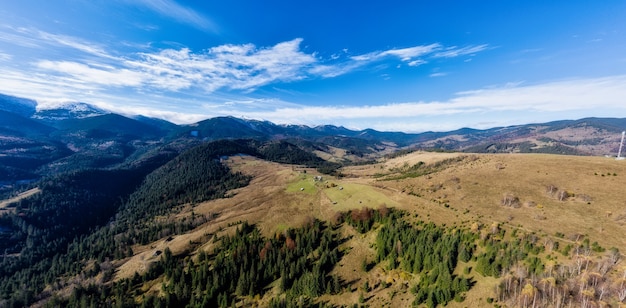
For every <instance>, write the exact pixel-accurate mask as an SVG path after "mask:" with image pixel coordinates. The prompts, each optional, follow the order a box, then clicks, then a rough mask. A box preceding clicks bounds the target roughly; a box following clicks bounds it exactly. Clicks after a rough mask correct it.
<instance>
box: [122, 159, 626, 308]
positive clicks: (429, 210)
mask: <svg viewBox="0 0 626 308" xmlns="http://www.w3.org/2000/svg"><path fill="white" fill-rule="evenodd" d="M459 155H461V156H463V155H465V154H454V153H419V152H418V153H413V154H409V155H407V156H403V157H399V158H395V159H393V160H389V161H384V162H381V163H379V164H376V165H369V166H356V167H350V168H347V169H346V170H344V173H345V174H347V175H348V177H346V178H342V179H336V178H332V177H328V176H324V179H323V181H321V182H314V181H313V176H314V175H317V174H316V173H315V171H314V170H311V169H308V170H307V173H306V174H305V173H301V171H299V170H295V169H294V168H292V167H291V166H287V165H281V164H276V163H269V162H265V161H261V160H258V159H255V158H252V157H233V158H230V159H229V165H230V166H231V167H232V168H233V170H234V171H242V172H244V173H247V174H250V175H252V176H253V180H252V182H251V184H250V185H249V186H247V187H243V188H240V189H238V190H236V191H234V192H233V193H234V196H233V197H232V198H227V199H220V200H214V201H210V202H205V203H202V204H199V205H197V206H196V207H195V208H193V211H194V212H195V213H198V214H205V213H209V212H213V213H218V214H219V217H218V218H217V219H216V220H215V221H213V222H211V223H209V224H206V225H203V226H201V227H199V228H197V229H196V230H193V231H191V232H189V233H188V234H185V235H181V236H176V237H175V238H174V239H173V240H171V241H168V242H166V241H165V240H161V241H158V242H155V243H152V244H150V245H146V246H143V247H133V250H134V251H135V256H133V257H132V258H130V259H129V260H127V262H125V263H124V264H122V265H121V267H120V268H119V269H120V270H119V272H118V277H129V276H130V275H132V274H133V273H134V272H135V271H141V270H142V269H144V268H145V267H146V266H147V264H148V263H149V262H150V261H151V260H154V259H156V258H155V257H153V254H154V251H156V250H163V249H164V248H165V247H169V248H170V249H171V250H172V251H173V252H174V254H177V253H182V252H184V251H188V250H189V249H190V248H192V250H194V249H197V248H198V247H200V248H202V249H207V250H211V249H212V243H211V241H210V240H209V239H210V237H211V235H212V234H214V233H220V232H231V231H232V230H233V228H234V227H229V226H230V225H231V224H232V223H234V222H237V221H242V220H248V221H250V222H251V223H258V224H259V226H260V228H261V230H262V231H263V233H265V234H266V235H270V236H271V235H273V234H274V233H276V232H281V230H283V229H285V228H287V227H292V226H299V225H301V224H302V223H303V222H305V221H307V219H309V218H310V217H316V218H320V219H324V220H332V219H333V218H334V215H335V213H336V212H337V211H345V210H348V209H353V208H359V207H363V206H369V207H374V208H377V207H378V206H380V205H381V204H386V205H387V206H392V207H398V208H402V209H404V210H407V211H409V213H411V214H412V215H411V216H412V217H418V218H416V219H422V220H430V221H434V222H436V223H441V224H448V225H454V224H457V225H458V224H465V225H468V226H469V225H471V224H473V223H475V222H479V223H480V224H481V225H482V226H484V228H485V229H486V228H488V227H489V226H491V225H492V224H493V223H494V222H495V223H502V224H504V225H505V226H508V227H509V228H521V229H525V230H530V231H536V232H538V233H540V234H546V235H548V236H553V235H554V234H555V233H556V232H561V233H563V234H565V239H563V240H561V241H567V239H568V238H570V237H574V236H575V235H576V234H583V235H585V234H586V235H588V237H589V238H590V240H591V241H592V242H593V241H598V242H599V243H600V245H601V246H603V247H606V248H609V247H612V246H614V247H617V248H619V249H620V251H622V252H624V251H626V243H625V241H624V239H623V237H622V236H621V235H622V234H624V228H625V227H624V226H623V222H624V221H623V220H621V218H622V215H624V216H626V210H624V201H623V198H621V196H623V194H622V193H621V184H622V183H623V182H624V180H623V178H624V177H626V163H625V162H624V161H615V160H613V159H608V158H603V157H572V156H554V155H475V156H471V157H470V158H468V159H465V160H463V161H461V162H457V163H452V164H450V165H446V166H445V168H443V170H441V171H438V172H436V173H432V174H429V175H427V176H422V177H418V178H406V179H402V180H392V181H380V180H377V179H376V178H375V177H374V175H375V174H380V173H388V174H391V173H393V172H392V171H390V170H398V167H399V166H403V165H404V163H405V162H407V163H408V164H409V165H412V164H415V163H417V162H419V161H424V162H426V164H433V163H436V162H437V161H441V160H444V159H448V158H451V157H458V156H459ZM602 174H604V176H602ZM608 174H610V176H609V175H608ZM613 174H616V175H613ZM332 184H334V185H336V186H333V185H332ZM547 185H554V186H556V187H558V188H561V189H565V190H567V191H568V192H571V193H574V194H575V195H576V196H577V197H573V198H570V199H569V200H567V201H558V200H557V199H555V198H553V197H551V196H549V195H548V194H547V193H546V191H545V189H546V186H547ZM339 187H343V189H339ZM300 188H304V190H300ZM409 193H412V194H409ZM506 193H509V194H513V195H515V196H516V197H518V198H519V199H520V203H525V202H528V201H533V202H534V203H535V204H537V205H538V206H534V207H528V206H524V205H522V206H521V207H519V208H508V207H504V206H502V205H500V201H501V199H502V197H503V195H504V194H506ZM583 194H584V195H588V196H589V197H590V198H591V201H582V200H581V198H580V196H581V195H583ZM585 200H588V199H585ZM334 202H336V203H334ZM587 202H590V204H587ZM446 204H447V206H446ZM190 214H191V207H189V208H188V210H187V211H183V212H182V213H180V214H179V215H178V216H179V217H178V218H179V219H180V218H182V217H185V216H189V215H190ZM544 217H545V219H544ZM344 232H353V231H351V230H345V231H344ZM349 235H353V237H352V238H351V239H350V240H349V241H348V242H346V243H344V244H343V248H344V249H345V252H346V255H345V256H344V258H343V259H342V261H341V262H340V265H339V267H337V268H336V269H335V272H336V273H338V274H339V275H340V276H341V277H342V278H343V279H344V280H345V281H346V282H348V283H349V286H348V287H346V289H345V293H344V294H342V295H335V296H331V295H326V296H325V297H324V298H323V300H328V301H330V302H331V303H335V304H351V303H355V302H357V299H358V297H359V294H360V292H361V289H360V288H361V287H362V285H363V283H364V282H365V281H368V282H369V284H370V285H373V284H376V283H377V282H380V281H387V280H392V281H396V282H400V281H410V280H411V279H412V277H409V276H406V275H404V276H403V275H402V274H401V273H399V272H386V271H385V270H384V269H383V268H380V267H376V268H374V269H372V270H371V271H369V272H367V273H365V272H363V271H362V269H361V261H360V260H362V259H363V258H371V257H372V255H373V249H372V247H371V246H370V244H369V243H371V242H372V239H371V238H368V237H366V236H363V235H360V234H349ZM370 237H371V235H370ZM190 243H193V246H190ZM469 265H472V264H469ZM474 276H475V277H476V279H477V284H476V286H475V287H474V288H473V289H472V290H471V291H470V292H469V293H468V296H467V299H466V300H465V301H464V302H463V303H455V302H452V303H450V304H451V305H453V306H454V305H458V306H459V307H461V306H468V305H469V306H476V305H485V304H486V302H485V299H486V298H487V297H489V296H492V290H493V286H494V285H495V283H496V279H494V278H483V277H481V276H480V275H474ZM406 292H407V290H406V289H405V288H404V287H403V284H402V283H394V284H393V285H392V287H390V288H387V289H383V288H374V289H373V290H372V291H371V292H369V293H367V294H365V297H366V298H367V299H368V300H367V303H368V304H370V305H374V306H402V305H405V304H408V303H410V301H411V300H410V298H412V296H411V295H410V294H407V293H406ZM392 294H395V296H393V297H392Z"/></svg>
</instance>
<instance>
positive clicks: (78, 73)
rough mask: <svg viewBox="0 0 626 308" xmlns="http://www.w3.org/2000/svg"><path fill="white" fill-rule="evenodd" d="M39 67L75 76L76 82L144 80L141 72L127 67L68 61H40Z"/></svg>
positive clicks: (125, 83)
mask: <svg viewBox="0 0 626 308" xmlns="http://www.w3.org/2000/svg"><path fill="white" fill-rule="evenodd" d="M36 65H37V67H38V68H40V69H44V70H49V71H55V72H58V73H59V74H61V75H67V76H70V77H71V78H73V79H72V80H73V81H74V82H75V83H80V84H95V85H105V86H138V85H140V84H141V82H142V76H141V74H140V73H137V72H133V71H130V70H127V69H116V68H113V67H109V68H108V69H102V68H95V67H92V66H88V65H85V64H82V63H76V62H68V61H47V60H46V61H40V62H38V63H37V64H36Z"/></svg>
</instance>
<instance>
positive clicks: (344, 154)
mask: <svg viewBox="0 0 626 308" xmlns="http://www.w3.org/2000/svg"><path fill="white" fill-rule="evenodd" d="M0 98H1V99H0V104H3V107H2V108H0V110H1V111H0V117H2V119H4V121H2V122H0V123H2V124H0V141H1V142H2V143H1V145H2V146H1V147H0V151H1V152H0V172H1V173H0V175H1V176H0V181H1V182H0V185H2V186H0V187H2V189H1V190H0V191H1V192H2V197H1V198H0V204H2V208H0V243H1V246H0V251H1V252H2V258H1V262H2V266H1V267H0V277H1V279H0V306H2V307H5V306H6V307H22V306H29V305H33V306H50V307H55V306H64V307H78V306H86V305H92V306H128V307H134V306H169V307H178V306H233V305H234V306H246V307H249V306H262V307H297V306H298V307H299V306H316V307H329V306H331V307H346V306H354V305H357V306H374V307H406V306H428V307H436V306H452V307H482V306H493V305H496V306H520V307H530V306H536V307H539V306H541V307H560V306H568V305H573V306H585V305H587V306H619V305H621V304H622V302H623V301H624V300H625V299H626V296H625V295H626V288H625V287H624V286H626V283H625V280H624V278H623V272H624V268H623V265H622V264H621V260H622V259H623V257H624V256H623V254H622V253H623V252H624V251H626V242H624V240H623V237H622V236H621V235H622V234H624V232H625V231H626V230H624V228H625V225H624V223H625V219H626V218H625V217H626V212H624V203H623V200H622V199H623V198H622V193H621V191H622V184H623V180H621V178H622V177H623V176H626V165H625V164H624V161H619V160H615V159H612V158H610V157H605V156H604V155H605V154H606V155H609V156H610V155H611V154H613V153H615V152H616V151H617V147H618V146H619V144H618V141H619V137H620V132H621V131H622V130H623V128H622V127H624V126H626V119H609V118H587V119H580V120H566V121H557V122H551V123H541V124H528V125H519V126H510V127H501V128H493V129H487V130H475V129H469V128H465V129H459V130H456V131H452V132H426V133H421V134H408V133H395V132H378V131H375V130H371V129H368V130H362V131H353V130H349V129H346V128H344V127H336V126H319V127H307V126H296V125H276V124H274V123H271V122H267V121H256V120H244V119H238V118H233V117H219V118H212V119H208V120H205V121H201V122H199V123H196V124H192V125H174V124H172V123H169V122H166V121H162V120H158V119H150V118H145V117H135V118H130V117H125V116H121V115H117V114H114V113H106V112H105V113H104V114H101V113H102V112H101V111H100V110H98V109H91V108H90V107H89V106H84V105H71V106H67V108H69V109H67V110H63V107H60V109H56V110H53V111H52V112H51V113H47V115H46V114H45V113H43V114H42V113H39V116H37V113H38V112H37V111H36V110H35V109H33V108H34V107H35V106H33V103H32V101H29V100H22V99H18V98H11V97H0ZM20 104H22V105H23V106H22V105H20ZM70 109H71V110H70ZM72 110H74V111H72ZM77 110H83V111H84V112H76V111H77ZM43 115H46V116H45V117H44V116H43ZM44 118H45V119H44ZM563 154H570V155H563ZM571 154H575V155H571ZM25 191H28V192H29V193H28V194H21V195H20V193H21V192H25ZM18 196H19V197H18ZM2 200H4V201H2Z"/></svg>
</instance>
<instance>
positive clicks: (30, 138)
mask: <svg viewBox="0 0 626 308" xmlns="http://www.w3.org/2000/svg"><path fill="white" fill-rule="evenodd" d="M625 128H626V119H625V118H619V119H618V118H585V119H580V120H564V121H556V122H549V123H538V124H527V125H516V126H509V127H497V128H491V129H486V130H476V129H470V128H463V129H459V130H455V131H450V132H425V133H418V134H410V133H402V132H380V131H376V130H373V129H365V130H360V131H355V130H350V129H347V128H344V127H337V126H332V125H324V126H317V127H309V126H303V125H277V124H274V123H271V122H268V121H258V120H247V119H245V120H244V119H239V118H234V117H216V118H211V119H207V120H204V121H201V122H198V123H194V124H191V125H176V124H173V123H170V122H167V121H165V120H161V119H155V118H149V117H145V116H141V115H138V116H135V117H126V116H122V115H119V114H115V113H111V112H107V111H105V110H102V109H100V108H97V107H95V106H92V105H89V104H87V103H80V102H71V103H67V104H62V105H59V106H56V107H54V108H47V109H43V108H38V105H37V102H36V101H34V100H30V99H26V98H19V97H13V96H8V95H2V94H0V184H1V183H11V182H13V181H18V180H28V179H36V178H39V177H41V176H44V175H47V174H50V173H56V172H63V171H71V170H78V169H82V168H113V167H118V166H121V165H124V164H132V163H133V161H134V160H142V159H149V158H150V157H152V156H155V155H160V154H162V153H163V152H167V151H174V152H180V151H182V150H184V149H187V148H189V147H191V146H193V145H197V144H199V143H202V142H205V141H211V140H220V139H255V140H261V141H268V140H277V139H279V140H286V141H288V142H290V143H292V144H294V145H297V146H299V147H301V148H303V149H305V150H307V151H311V152H316V153H318V154H319V153H324V155H321V156H325V157H327V158H328V157H330V158H332V159H334V160H335V161H336V162H343V163H345V162H355V161H363V160H371V159H374V158H377V157H381V156H382V155H385V154H389V153H392V152H394V151H397V150H402V149H404V150H412V149H429V150H443V151H466V152H478V153H513V152H522V153H558V154H572V155H611V154H612V155H614V154H615V153H616V152H617V149H618V147H619V138H620V133H621V132H622V131H623V130H624V129H625ZM337 150H342V151H339V152H341V153H343V154H341V155H339V154H337V153H338V151H337Z"/></svg>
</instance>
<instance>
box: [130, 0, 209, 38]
mask: <svg viewBox="0 0 626 308" xmlns="http://www.w3.org/2000/svg"><path fill="white" fill-rule="evenodd" d="M127 2H128V3H132V4H137V5H142V6H144V7H147V8H149V9H150V10H153V11H155V12H157V13H158V14H160V15H162V16H166V17H168V18H172V19H174V20H176V21H177V22H179V23H183V24H188V25H191V26H194V27H196V28H199V29H202V30H206V31H212V32H218V28H217V25H216V24H215V23H214V22H213V21H211V20H210V19H209V18H207V17H205V16H202V14H200V13H198V12H196V11H194V10H192V9H190V8H187V7H185V6H182V5H180V4H178V3H176V2H175V1H173V0H138V1H130V0H129V1H127Z"/></svg>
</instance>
